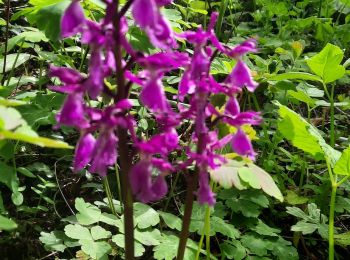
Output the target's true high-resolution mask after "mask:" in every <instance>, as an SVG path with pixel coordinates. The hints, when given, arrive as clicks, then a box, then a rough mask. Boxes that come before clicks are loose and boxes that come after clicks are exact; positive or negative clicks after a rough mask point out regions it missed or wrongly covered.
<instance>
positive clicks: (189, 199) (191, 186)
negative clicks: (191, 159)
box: [176, 133, 206, 260]
mask: <svg viewBox="0 0 350 260" xmlns="http://www.w3.org/2000/svg"><path fill="white" fill-rule="evenodd" d="M205 146H206V144H205V133H201V134H200V135H199V137H198V146H197V153H201V152H202V151H203V150H204V148H205ZM198 177H199V167H198V165H197V167H196V169H195V171H194V174H193V175H192V176H188V179H187V192H186V200H185V213H184V217H183V219H182V229H181V233H180V241H179V247H178V251H177V257H176V259H177V260H183V259H184V255H185V249H186V243H187V238H188V235H189V227H190V223H191V215H192V208H193V201H194V192H195V190H196V188H197V183H198Z"/></svg>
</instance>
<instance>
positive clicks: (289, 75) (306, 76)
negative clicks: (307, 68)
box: [267, 72, 322, 82]
mask: <svg viewBox="0 0 350 260" xmlns="http://www.w3.org/2000/svg"><path fill="white" fill-rule="evenodd" d="M288 79H300V80H311V81H319V82H322V79H321V78H320V77H318V76H316V75H312V74H310V73H306V72H286V73H282V74H277V75H273V76H271V77H268V78H267V80H272V81H280V80H288Z"/></svg>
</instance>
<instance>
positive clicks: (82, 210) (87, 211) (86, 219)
mask: <svg viewBox="0 0 350 260" xmlns="http://www.w3.org/2000/svg"><path fill="white" fill-rule="evenodd" d="M75 208H76V209H77V210H78V211H79V213H77V214H76V217H77V220H78V222H79V223H80V224H82V225H91V224H94V223H96V222H98V221H100V217H101V210H100V209H99V208H97V207H96V206H94V205H92V204H90V203H86V202H85V201H84V200H83V199H82V198H76V199H75Z"/></svg>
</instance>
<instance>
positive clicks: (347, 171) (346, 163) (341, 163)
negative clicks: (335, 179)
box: [334, 146, 350, 175]
mask: <svg viewBox="0 0 350 260" xmlns="http://www.w3.org/2000/svg"><path fill="white" fill-rule="evenodd" d="M334 172H335V173H336V174H339V175H350V146H349V147H348V148H346V149H345V150H344V151H343V153H342V154H341V156H340V158H339V160H338V161H337V162H336V164H335V166H334Z"/></svg>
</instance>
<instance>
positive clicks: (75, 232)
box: [64, 224, 93, 240]
mask: <svg viewBox="0 0 350 260" xmlns="http://www.w3.org/2000/svg"><path fill="white" fill-rule="evenodd" d="M64 233H65V234H66V235H67V236H68V237H70V238H74V239H79V240H80V239H85V240H93V239H92V236H91V234H90V231H89V229H88V228H86V227H83V226H81V225H79V224H74V225H71V224H69V225H67V226H65V228H64Z"/></svg>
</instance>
